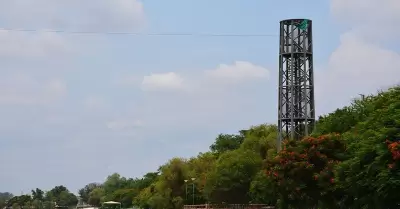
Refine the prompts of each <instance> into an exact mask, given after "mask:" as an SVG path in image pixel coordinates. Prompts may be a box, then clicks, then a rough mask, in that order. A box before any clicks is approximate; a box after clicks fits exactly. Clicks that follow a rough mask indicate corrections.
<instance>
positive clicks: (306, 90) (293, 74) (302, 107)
mask: <svg viewBox="0 0 400 209" xmlns="http://www.w3.org/2000/svg"><path fill="white" fill-rule="evenodd" d="M279 39H280V40H279V98H278V129H279V136H278V149H280V148H281V144H282V141H283V140H284V139H291V140H299V139H301V138H302V137H303V136H307V135H309V134H310V133H311V132H312V130H313V129H314V125H315V104H314V71H313V46H312V44H313V41H312V22H311V20H307V19H289V20H283V21H281V22H280V38H279Z"/></svg>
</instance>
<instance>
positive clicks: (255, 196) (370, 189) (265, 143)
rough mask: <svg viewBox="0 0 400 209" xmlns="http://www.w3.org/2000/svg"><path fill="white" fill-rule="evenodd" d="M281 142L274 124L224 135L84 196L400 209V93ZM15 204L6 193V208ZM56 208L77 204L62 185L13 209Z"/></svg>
mask: <svg viewBox="0 0 400 209" xmlns="http://www.w3.org/2000/svg"><path fill="white" fill-rule="evenodd" d="M276 136H277V127H276V126H275V125H258V126H254V127H251V128H250V129H248V130H242V131H240V132H239V133H238V134H236V135H224V134H221V135H219V136H218V137H217V138H216V140H215V142H214V144H212V145H211V146H210V151H208V152H205V153H200V154H199V155H198V156H197V157H193V158H191V159H182V158H174V159H171V160H170V161H168V162H167V163H166V164H165V165H162V166H160V168H159V169H158V171H157V172H153V173H148V174H146V175H145V176H143V177H142V178H137V179H132V178H129V179H127V178H125V177H121V176H120V175H119V174H117V173H115V174H112V175H110V176H109V177H108V179H107V180H106V181H105V182H103V183H91V184H88V185H86V186H85V187H84V188H82V189H81V190H79V195H80V196H81V198H82V200H83V201H85V202H87V203H88V204H91V205H94V206H99V205H100V204H101V202H103V201H107V200H114V201H120V202H121V203H122V206H123V207H125V208H127V207H132V206H133V205H135V206H137V207H140V208H155V209H174V208H182V205H184V204H193V203H195V204H202V203H206V202H209V203H237V204H240V203H265V204H271V205H277V206H278V207H279V208H297V209H301V208H305V209H306V208H307V209H308V208H317V207H318V208H366V209H369V208H371V209H372V208H373V209H375V208H380V209H392V208H398V205H399V204H400V199H399V198H397V197H398V194H397V191H398V189H399V188H400V169H399V160H400V149H399V148H400V87H395V88H392V89H390V90H388V91H385V92H380V93H378V94H377V95H374V96H368V97H365V98H363V99H361V100H355V101H354V102H353V103H352V104H351V105H350V106H348V107H344V108H342V109H337V110H336V111H334V112H333V113H331V114H328V115H325V116H322V117H320V118H319V120H318V122H317V126H316V130H315V131H314V133H313V134H312V136H310V137H306V138H304V139H302V140H301V141H286V142H285V144H284V145H283V149H282V151H280V152H279V153H276V147H275V142H276ZM192 178H195V179H193V180H192ZM10 198H11V196H10V194H1V196H0V204H3V205H4V200H5V199H10ZM1 201H3V203H1ZM50 201H56V202H57V204H58V205H67V206H70V205H73V204H75V203H76V197H75V196H73V195H72V194H71V193H69V191H68V190H67V189H66V188H65V187H62V186H59V187H56V188H54V189H53V190H50V191H48V192H45V193H44V192H42V191H41V190H39V189H36V190H35V191H32V196H18V197H13V198H11V199H10V200H9V201H8V202H7V205H9V206H13V208H18V207H20V206H25V205H33V206H35V207H36V206H37V205H38V203H39V202H40V203H42V202H44V203H49V202H50ZM0 206H1V205H0ZM41 207H51V205H48V206H46V205H44V206H43V204H42V206H41Z"/></svg>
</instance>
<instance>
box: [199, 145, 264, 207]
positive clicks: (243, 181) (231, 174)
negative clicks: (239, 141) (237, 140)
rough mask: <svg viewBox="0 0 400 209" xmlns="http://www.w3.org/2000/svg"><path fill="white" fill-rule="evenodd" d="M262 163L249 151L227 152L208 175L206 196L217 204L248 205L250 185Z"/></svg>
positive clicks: (255, 154) (257, 156) (256, 155)
mask: <svg viewBox="0 0 400 209" xmlns="http://www.w3.org/2000/svg"><path fill="white" fill-rule="evenodd" d="M261 162H262V159H261V158H260V156H259V155H258V154H257V153H254V152H252V151H249V150H234V151H227V152H225V153H224V154H222V155H221V156H220V158H219V159H218V161H217V162H216V165H215V168H214V169H213V171H211V172H210V174H209V175H208V178H207V179H208V180H207V182H206V185H205V192H206V196H207V197H208V198H209V200H210V201H211V202H215V203H222V202H227V203H235V204H242V203H248V202H249V200H250V197H249V196H248V191H249V188H250V183H251V181H252V179H253V177H254V176H255V175H256V174H257V172H258V171H259V170H260V169H261Z"/></svg>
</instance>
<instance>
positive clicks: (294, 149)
mask: <svg viewBox="0 0 400 209" xmlns="http://www.w3.org/2000/svg"><path fill="white" fill-rule="evenodd" d="M345 150H346V147H345V143H344V141H343V139H342V138H341V136H339V135H338V134H336V135H326V136H324V135H323V136H320V137H318V138H313V137H307V138H304V139H302V140H301V141H289V142H286V143H285V144H284V146H283V150H282V151H281V152H279V153H278V155H277V156H275V157H274V158H273V159H271V160H268V161H267V165H266V172H267V175H268V176H269V178H270V179H272V180H273V181H274V183H275V184H276V185H275V186H274V188H276V191H277V193H279V194H280V199H281V200H284V201H285V203H286V204H287V205H288V206H292V207H293V208H309V207H310V206H313V207H315V206H321V205H320V202H325V203H329V204H326V205H324V208H328V207H330V208H336V207H337V206H336V205H335V204H336V201H337V199H336V193H337V191H335V190H334V189H333V188H334V183H335V179H334V167H335V166H336V165H338V164H339V162H341V161H343V160H344V159H345V157H346V155H345Z"/></svg>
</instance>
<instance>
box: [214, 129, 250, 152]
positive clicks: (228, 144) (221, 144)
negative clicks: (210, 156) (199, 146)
mask: <svg viewBox="0 0 400 209" xmlns="http://www.w3.org/2000/svg"><path fill="white" fill-rule="evenodd" d="M243 141H244V135H242V134H240V135H231V134H220V135H218V137H217V138H216V139H215V142H214V143H213V144H212V145H211V146H210V150H211V151H212V152H214V153H216V154H221V153H224V152H226V151H230V150H235V149H238V148H239V147H240V145H241V144H242V143H243Z"/></svg>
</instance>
